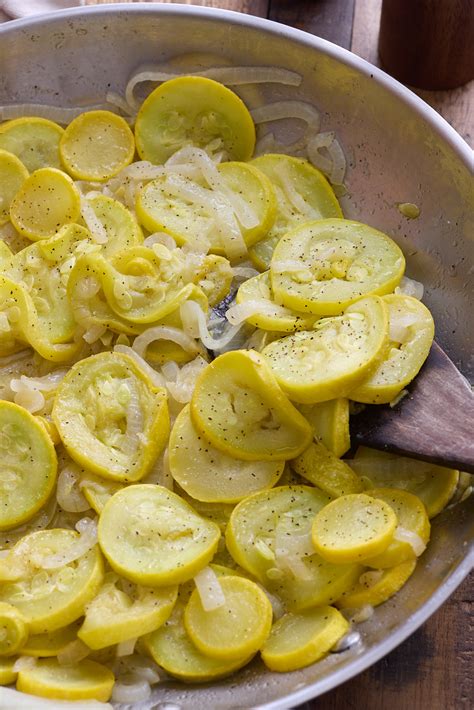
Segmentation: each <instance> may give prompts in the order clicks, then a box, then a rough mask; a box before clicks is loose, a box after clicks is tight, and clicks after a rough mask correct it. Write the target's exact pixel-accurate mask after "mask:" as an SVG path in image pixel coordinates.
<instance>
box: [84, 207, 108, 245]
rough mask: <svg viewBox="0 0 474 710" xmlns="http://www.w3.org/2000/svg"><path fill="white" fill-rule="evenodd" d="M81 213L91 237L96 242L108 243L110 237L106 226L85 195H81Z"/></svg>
mask: <svg viewBox="0 0 474 710" xmlns="http://www.w3.org/2000/svg"><path fill="white" fill-rule="evenodd" d="M81 214H82V217H83V219H84V222H85V223H86V226H87V229H88V230H89V232H90V233H91V237H92V239H93V240H94V241H95V242H96V244H107V242H108V237H107V232H106V231H105V227H104V225H103V224H102V222H101V221H100V219H99V218H98V217H97V215H96V213H95V212H94V209H93V207H92V206H91V205H90V204H89V202H88V200H87V199H86V198H85V197H83V196H81Z"/></svg>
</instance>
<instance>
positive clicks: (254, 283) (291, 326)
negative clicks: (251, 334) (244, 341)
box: [236, 271, 318, 333]
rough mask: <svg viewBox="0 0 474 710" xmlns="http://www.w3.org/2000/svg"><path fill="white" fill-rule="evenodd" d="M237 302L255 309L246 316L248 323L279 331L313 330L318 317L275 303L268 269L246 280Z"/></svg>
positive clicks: (238, 294) (240, 289) (239, 291)
mask: <svg viewBox="0 0 474 710" xmlns="http://www.w3.org/2000/svg"><path fill="white" fill-rule="evenodd" d="M236 303H237V304H239V305H241V306H242V309H243V308H244V307H245V308H249V309H251V310H252V311H253V313H251V315H249V316H248V317H247V318H246V320H247V323H250V325H254V326H255V327H256V328H262V329H263V330H270V331H273V332H277V333H293V332H295V331H298V330H311V328H312V327H313V325H314V323H315V322H316V321H317V319H318V317H317V316H307V315H305V314H303V313H296V311H292V310H290V309H289V308H285V307H284V306H279V305H278V304H277V303H275V302H274V300H273V293H272V289H271V284H270V274H269V272H268V271H265V272H264V273H263V274H259V275H258V276H254V277H252V278H251V279H247V281H244V283H243V284H242V285H241V286H240V288H239V290H238V291H237V296H236Z"/></svg>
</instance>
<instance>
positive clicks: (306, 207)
mask: <svg viewBox="0 0 474 710" xmlns="http://www.w3.org/2000/svg"><path fill="white" fill-rule="evenodd" d="M278 175H279V177H280V180H281V183H282V185H283V190H284V193H285V195H286V197H287V199H288V202H289V203H290V204H291V205H292V206H293V207H294V208H295V210H297V211H298V212H300V213H301V214H303V215H304V216H305V217H307V218H308V219H318V217H320V216H321V215H320V213H319V212H317V211H316V210H314V209H313V208H312V207H311V205H310V204H309V202H306V200H305V199H304V197H303V196H302V195H300V193H299V192H298V190H297V189H296V188H295V186H294V183H293V180H292V179H291V175H290V174H289V172H288V170H287V166H286V165H282V166H280V168H279V171H278Z"/></svg>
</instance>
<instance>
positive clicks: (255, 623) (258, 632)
mask: <svg viewBox="0 0 474 710" xmlns="http://www.w3.org/2000/svg"><path fill="white" fill-rule="evenodd" d="M219 585H220V587H221V590H222V593H223V595H224V598H225V602H224V603H223V604H222V606H219V607H217V608H216V609H212V610H211V611H206V610H205V609H204V608H203V606H202V602H201V598H200V596H199V593H198V591H197V590H195V591H194V592H193V593H192V594H191V598H190V599H189V601H188V603H187V606H186V610H185V612H184V626H185V629H186V631H187V632H188V635H189V638H190V639H191V641H192V643H194V645H195V646H196V648H197V649H198V650H199V651H201V653H204V654H205V655H206V656H209V657H210V658H217V659H220V660H223V661H235V660H238V659H239V658H243V657H245V656H251V655H253V654H254V653H256V652H257V651H258V650H259V649H260V648H261V647H262V646H263V644H264V643H265V641H266V639H267V638H268V635H269V633H270V630H271V627H272V614H273V612H272V605H271V604H270V602H269V600H268V597H267V595H266V594H265V592H264V591H262V589H260V587H259V586H258V585H257V584H255V582H251V581H250V580H249V579H245V577H238V576H236V575H229V576H223V577H220V578H219Z"/></svg>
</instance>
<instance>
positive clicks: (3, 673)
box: [0, 657, 18, 685]
mask: <svg viewBox="0 0 474 710" xmlns="http://www.w3.org/2000/svg"><path fill="white" fill-rule="evenodd" d="M16 660H17V659H16V657H13V658H0V685H10V683H14V682H15V681H16V679H17V675H18V673H17V671H14V670H13V666H14V665H15V663H16Z"/></svg>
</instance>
